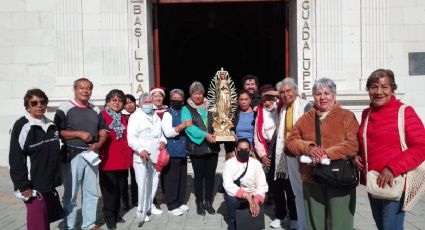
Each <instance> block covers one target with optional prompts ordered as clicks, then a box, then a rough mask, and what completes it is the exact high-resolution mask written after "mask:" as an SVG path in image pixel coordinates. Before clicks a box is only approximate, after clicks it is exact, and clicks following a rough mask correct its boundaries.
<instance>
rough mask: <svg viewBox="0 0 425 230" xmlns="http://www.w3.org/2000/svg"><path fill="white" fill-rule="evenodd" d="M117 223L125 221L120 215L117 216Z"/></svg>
mask: <svg viewBox="0 0 425 230" xmlns="http://www.w3.org/2000/svg"><path fill="white" fill-rule="evenodd" d="M117 223H122V224H123V223H125V220H124V219H123V218H122V217H121V216H119V217H118V218H117Z"/></svg>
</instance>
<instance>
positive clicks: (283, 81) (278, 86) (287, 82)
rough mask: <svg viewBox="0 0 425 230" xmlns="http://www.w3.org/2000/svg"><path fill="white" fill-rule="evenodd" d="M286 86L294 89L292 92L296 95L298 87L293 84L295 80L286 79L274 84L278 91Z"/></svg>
mask: <svg viewBox="0 0 425 230" xmlns="http://www.w3.org/2000/svg"><path fill="white" fill-rule="evenodd" d="M284 85H287V86H289V87H291V88H293V89H294V91H295V92H296V93H297V94H298V85H297V83H295V80H294V79H293V78H290V77H287V78H285V79H283V80H282V81H279V82H278V83H277V84H276V90H277V91H280V88H282V86H284Z"/></svg>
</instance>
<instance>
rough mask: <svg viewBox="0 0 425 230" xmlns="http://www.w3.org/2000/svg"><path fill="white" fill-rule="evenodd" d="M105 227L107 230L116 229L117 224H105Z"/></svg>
mask: <svg viewBox="0 0 425 230" xmlns="http://www.w3.org/2000/svg"><path fill="white" fill-rule="evenodd" d="M106 227H107V228H108V230H113V229H117V224H113V223H108V222H106Z"/></svg>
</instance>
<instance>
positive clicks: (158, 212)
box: [151, 205, 163, 215]
mask: <svg viewBox="0 0 425 230" xmlns="http://www.w3.org/2000/svg"><path fill="white" fill-rule="evenodd" d="M162 213H163V211H162V210H161V209H158V208H156V207H155V205H152V208H151V214H154V215H161V214H162Z"/></svg>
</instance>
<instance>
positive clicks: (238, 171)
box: [223, 157, 269, 202]
mask: <svg viewBox="0 0 425 230" xmlns="http://www.w3.org/2000/svg"><path fill="white" fill-rule="evenodd" d="M248 164H249V166H248V169H247V170H246V173H245V175H244V176H243V177H242V178H241V179H240V182H241V186H240V187H239V186H237V185H236V184H235V183H234V182H233V181H234V180H236V179H238V178H239V177H240V176H241V175H242V173H243V172H244V171H245V168H246V167H247V164H246V163H241V162H239V161H238V160H237V159H236V157H232V158H230V159H228V160H227V161H226V162H225V163H224V169H223V187H224V190H225V191H226V193H227V194H228V195H229V196H235V197H239V198H240V197H241V195H242V194H243V192H244V191H245V192H248V193H253V194H255V195H256V196H257V198H258V199H259V200H260V201H261V202H263V201H264V196H265V194H266V192H267V191H268V190H269V186H268V185H267V181H266V175H265V174H264V171H263V166H262V165H261V163H260V162H259V161H258V160H256V159H254V158H249V161H248Z"/></svg>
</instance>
